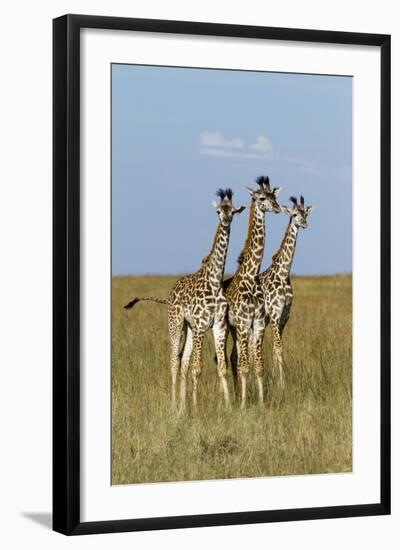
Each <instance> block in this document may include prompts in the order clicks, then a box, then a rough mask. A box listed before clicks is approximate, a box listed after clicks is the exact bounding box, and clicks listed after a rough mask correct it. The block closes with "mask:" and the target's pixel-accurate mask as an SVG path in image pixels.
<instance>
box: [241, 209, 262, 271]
mask: <svg viewBox="0 0 400 550" xmlns="http://www.w3.org/2000/svg"><path fill="white" fill-rule="evenodd" d="M264 245H265V214H264V212H262V211H261V209H260V208H259V207H258V206H257V204H256V202H255V201H252V203H251V206H250V214H249V227H248V232H247V239H246V243H245V245H244V248H243V251H242V253H241V257H242V260H241V264H240V267H239V270H238V273H240V274H241V275H243V274H246V275H248V276H250V277H256V276H257V275H258V273H259V272H260V267H261V262H262V259H263V255H264Z"/></svg>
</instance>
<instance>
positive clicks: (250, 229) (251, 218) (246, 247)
mask: <svg viewBox="0 0 400 550" xmlns="http://www.w3.org/2000/svg"><path fill="white" fill-rule="evenodd" d="M255 209H256V204H255V202H254V200H252V201H251V205H250V212H249V225H248V228H247V237H246V241H245V243H244V246H243V249H242V251H241V253H240V255H239V257H238V259H237V261H238V264H239V265H241V264H242V263H243V260H244V258H245V256H246V254H247V252H248V250H249V248H250V242H251V236H252V234H253V227H254V212H255Z"/></svg>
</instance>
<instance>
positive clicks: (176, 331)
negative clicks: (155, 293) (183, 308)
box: [168, 311, 183, 408]
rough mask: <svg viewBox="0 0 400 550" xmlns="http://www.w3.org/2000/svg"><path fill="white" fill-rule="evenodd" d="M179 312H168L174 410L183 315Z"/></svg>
mask: <svg viewBox="0 0 400 550" xmlns="http://www.w3.org/2000/svg"><path fill="white" fill-rule="evenodd" d="M178 313H179V312H176V311H174V312H170V311H169V312H168V330H169V341H170V348H171V355H170V368H171V378H172V407H173V408H176V379H177V376H178V372H179V366H180V358H179V351H180V345H181V338H182V331H183V314H182V315H179V314H178Z"/></svg>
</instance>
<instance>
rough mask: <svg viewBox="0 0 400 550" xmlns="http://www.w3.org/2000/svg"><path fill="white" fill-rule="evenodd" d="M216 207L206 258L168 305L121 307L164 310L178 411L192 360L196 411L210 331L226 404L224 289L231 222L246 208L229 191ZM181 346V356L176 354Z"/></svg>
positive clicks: (178, 284) (182, 281)
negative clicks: (211, 237)
mask: <svg viewBox="0 0 400 550" xmlns="http://www.w3.org/2000/svg"><path fill="white" fill-rule="evenodd" d="M216 194H217V196H218V197H219V198H220V202H219V203H217V202H215V201H212V205H213V207H214V208H215V209H216V212H217V214H218V218H219V223H218V226H217V230H216V233H215V236H214V241H213V244H212V247H211V250H210V252H209V254H208V255H207V256H206V257H205V258H203V260H202V262H201V267H200V269H199V270H198V271H196V272H195V273H193V274H191V275H185V276H184V277H181V278H180V279H179V280H178V281H177V282H176V283H175V285H174V286H173V288H172V290H171V292H170V294H169V296H168V300H163V299H158V298H152V297H148V296H147V297H144V298H135V299H134V300H132V301H131V302H129V304H127V305H126V306H125V308H126V309H129V308H131V307H132V306H133V305H135V304H136V303H137V302H138V301H140V300H151V301H155V302H158V303H164V304H167V306H168V330H169V339H170V348H171V350H170V353H171V355H170V368H171V377H172V403H173V406H174V407H175V406H176V382H177V376H178V372H179V367H180V382H181V384H180V411H181V412H183V411H184V410H185V407H186V389H187V373H188V370H189V365H190V361H191V359H192V380H193V405H194V407H195V408H197V385H198V379H199V376H200V374H201V370H202V348H203V342H204V337H205V334H206V332H207V330H208V329H210V328H212V330H213V336H214V342H215V351H216V356H217V369H218V375H219V378H220V384H221V389H222V391H223V395H224V399H225V403H226V404H229V391H228V384H227V380H226V370H227V361H226V351H225V346H226V338H227V307H228V304H227V300H226V297H225V295H224V293H223V290H222V279H223V276H224V271H225V262H226V255H227V250H228V244H229V236H230V227H231V222H232V219H233V217H234V215H235V214H240V213H241V212H242V211H243V210H244V209H245V207H244V206H239V207H236V206H234V205H233V202H232V196H233V192H232V190H231V189H225V190H223V189H219V190H218V191H217V193H216ZM182 341H184V345H183V351H182V352H180V349H181V344H182Z"/></svg>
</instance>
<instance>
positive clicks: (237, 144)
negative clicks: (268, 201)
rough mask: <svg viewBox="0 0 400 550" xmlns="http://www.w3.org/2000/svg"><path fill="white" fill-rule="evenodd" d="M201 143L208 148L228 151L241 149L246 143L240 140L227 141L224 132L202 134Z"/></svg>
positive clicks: (200, 136)
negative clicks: (219, 148)
mask: <svg viewBox="0 0 400 550" xmlns="http://www.w3.org/2000/svg"><path fill="white" fill-rule="evenodd" d="M199 139H200V143H201V144H202V145H205V146H206V147H223V148H227V149H240V148H241V147H243V145H244V143H243V141H242V140H241V139H240V138H233V139H227V138H225V137H224V136H223V134H222V132H208V131H204V132H201V134H200V135H199Z"/></svg>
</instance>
